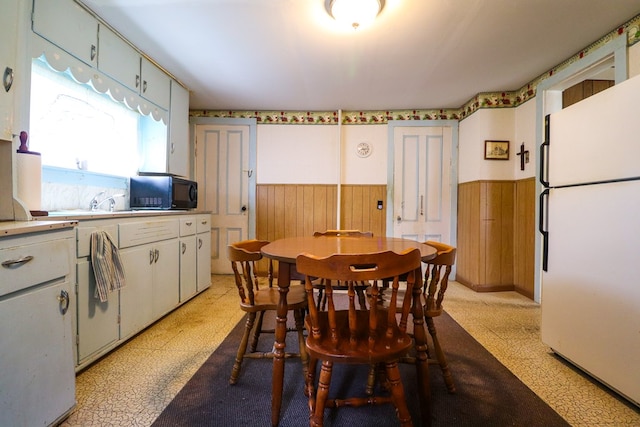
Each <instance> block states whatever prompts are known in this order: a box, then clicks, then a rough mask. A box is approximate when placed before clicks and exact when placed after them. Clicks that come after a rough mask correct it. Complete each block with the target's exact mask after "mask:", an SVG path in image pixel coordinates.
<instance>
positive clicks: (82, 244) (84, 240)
mask: <svg viewBox="0 0 640 427" xmlns="http://www.w3.org/2000/svg"><path fill="white" fill-rule="evenodd" d="M94 231H106V232H107V233H109V235H110V236H111V239H113V241H114V242H115V243H117V242H118V226H117V225H116V224H112V225H107V226H100V227H78V229H77V233H78V247H77V251H78V253H77V255H76V256H77V257H78V258H82V257H86V256H89V255H90V254H91V233H93V232H94Z"/></svg>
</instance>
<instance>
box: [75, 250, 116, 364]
mask: <svg viewBox="0 0 640 427" xmlns="http://www.w3.org/2000/svg"><path fill="white" fill-rule="evenodd" d="M77 277H78V278H77V280H78V295H77V296H78V299H77V312H78V314H77V315H78V323H77V336H78V361H77V362H78V364H82V363H83V361H84V360H85V359H87V358H89V357H91V356H92V355H94V354H96V353H98V352H99V351H100V350H101V349H103V348H106V347H109V346H110V345H111V344H113V343H114V342H116V341H117V340H118V338H119V335H120V332H119V326H118V314H119V311H118V310H119V294H118V292H111V293H110V294H109V297H108V299H107V301H106V302H100V298H98V297H96V293H95V292H96V281H95V276H94V274H93V267H92V264H91V262H89V259H88V258H82V259H78V263H77Z"/></svg>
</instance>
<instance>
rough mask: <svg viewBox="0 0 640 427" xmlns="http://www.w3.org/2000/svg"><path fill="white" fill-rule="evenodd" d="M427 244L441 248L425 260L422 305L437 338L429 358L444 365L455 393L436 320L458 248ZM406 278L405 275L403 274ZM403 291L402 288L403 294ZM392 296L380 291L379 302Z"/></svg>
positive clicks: (371, 381) (369, 389)
mask: <svg viewBox="0 0 640 427" xmlns="http://www.w3.org/2000/svg"><path fill="white" fill-rule="evenodd" d="M424 243H425V244H427V245H429V246H432V247H434V248H436V250H437V251H438V253H437V255H436V257H435V258H432V259H429V260H423V261H422V262H423V263H424V264H425V265H426V269H425V273H424V281H423V289H422V302H421V304H422V308H423V310H424V318H425V320H426V324H427V329H428V331H429V335H431V340H432V341H433V349H434V352H435V359H433V358H432V357H430V358H429V363H437V364H438V365H440V370H441V371H442V375H443V376H444V381H445V384H446V386H447V391H448V392H449V393H455V391H456V387H455V384H454V382H453V377H452V375H451V371H450V370H449V365H448V363H447V359H446V357H445V355H444V352H443V351H442V346H441V345H440V340H438V335H437V331H436V325H435V324H434V322H433V318H434V317H438V316H440V315H441V314H442V310H443V309H442V303H443V301H444V295H445V292H446V291H447V287H448V285H449V275H450V274H451V268H452V267H453V265H454V264H455V261H456V248H455V247H453V246H450V245H447V244H445V243H440V242H435V241H430V240H428V241H426V242H424ZM401 279H402V278H401ZM402 292H403V291H400V294H402ZM389 301H390V298H389V297H387V296H386V295H385V289H384V287H383V289H382V290H381V292H380V293H379V300H378V303H379V304H381V305H382V306H384V307H388V306H389ZM401 361H403V362H408V363H415V358H413V357H410V356H406V357H404V358H402V359H401ZM373 369H374V368H372V371H371V372H370V377H369V382H368V384H367V392H368V393H371V392H372V389H373V385H374V383H375V371H374V370H373Z"/></svg>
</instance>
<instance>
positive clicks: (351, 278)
mask: <svg viewBox="0 0 640 427" xmlns="http://www.w3.org/2000/svg"><path fill="white" fill-rule="evenodd" d="M420 266H421V264H420V251H419V250H418V249H412V250H409V251H407V252H405V253H403V254H396V253H394V252H390V251H388V252H380V253H377V254H368V255H332V256H329V257H326V258H318V257H315V256H314V255H311V254H301V255H299V256H298V257H297V259H296V269H297V270H298V272H300V273H301V274H304V275H305V277H306V280H305V288H306V291H307V298H308V306H309V314H308V316H307V318H306V319H305V322H306V326H307V330H308V336H307V340H306V347H307V352H308V354H309V371H308V375H307V382H306V393H307V396H308V397H309V408H310V425H311V426H322V425H323V421H324V410H325V408H337V407H341V406H363V405H367V404H383V403H392V404H393V405H394V407H395V408H396V413H397V415H398V419H399V420H400V423H401V425H402V426H411V425H412V422H411V415H410V414H409V410H408V408H407V403H406V400H405V394H404V388H403V385H402V381H401V379H400V371H399V369H398V360H399V358H400V357H401V356H403V355H405V354H406V353H407V352H408V351H409V349H410V348H411V347H413V345H414V344H413V340H412V338H411V336H409V334H408V333H407V321H408V318H409V313H410V310H411V309H412V305H413V304H412V302H413V295H412V293H406V295H405V297H404V300H403V301H402V304H396V298H397V295H398V285H399V280H398V277H399V276H400V275H401V274H404V273H407V281H408V286H411V287H412V286H414V284H415V286H418V287H419V286H420V281H417V282H416V280H415V276H414V275H415V270H416V269H418V268H420ZM314 277H318V278H322V279H323V283H324V286H325V289H324V291H325V294H326V296H327V309H326V311H320V310H318V309H317V304H316V301H314V298H317V297H318V296H317V295H316V293H315V292H314V288H313V285H312V284H311V281H310V278H314ZM388 277H393V278H394V279H393V281H392V282H391V285H390V295H391V301H393V302H394V304H392V305H391V306H390V308H389V309H381V307H380V306H379V305H378V304H369V309H367V310H364V309H361V310H356V308H355V294H356V291H355V284H357V283H359V282H363V281H368V282H371V297H372V298H374V300H375V299H376V298H377V294H378V290H379V285H380V284H381V280H380V279H382V278H388ZM335 281H340V282H341V283H346V284H347V287H348V291H347V295H348V304H347V305H348V307H347V308H345V309H337V308H336V305H335V301H334V296H333V288H332V282H335ZM419 292H420V290H419V289H416V293H417V294H418V295H419ZM398 305H399V306H400V307H401V309H400V310H396V306H398ZM415 309H419V308H417V307H416V308H415ZM424 357H425V358H426V355H424ZM318 360H321V361H322V368H321V370H320V377H319V379H318V385H317V390H316V385H315V383H316V381H315V376H316V368H317V363H318ZM334 363H342V364H349V365H353V364H369V363H375V364H378V363H381V364H384V366H385V373H386V375H385V377H386V379H388V381H387V382H386V386H387V389H388V390H389V391H390V396H375V397H345V398H336V397H331V398H329V387H330V384H331V374H332V369H333V364H334ZM426 374H427V375H428V372H426ZM419 381H423V382H422V383H421V384H422V385H426V386H427V387H428V377H426V378H420V379H419Z"/></svg>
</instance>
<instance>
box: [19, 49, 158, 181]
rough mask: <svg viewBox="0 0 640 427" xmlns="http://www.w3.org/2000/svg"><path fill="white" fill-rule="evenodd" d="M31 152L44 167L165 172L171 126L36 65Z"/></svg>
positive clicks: (125, 172) (67, 73) (41, 64)
mask: <svg viewBox="0 0 640 427" xmlns="http://www.w3.org/2000/svg"><path fill="white" fill-rule="evenodd" d="M30 102H31V107H30V108H31V109H30V129H29V149H30V150H31V151H36V152H40V153H41V154H42V164H43V167H44V168H46V167H55V168H63V169H69V170H76V171H83V172H88V174H87V175H91V173H98V174H108V175H114V176H118V177H128V176H131V175H135V174H136V173H137V171H138V170H150V169H160V170H162V169H164V168H165V167H166V138H167V125H166V123H164V121H163V120H156V119H154V117H153V116H151V115H143V114H141V113H140V112H139V111H138V110H134V109H131V108H130V107H129V106H128V105H127V104H126V103H125V102H124V101H118V100H116V99H114V98H113V97H112V96H111V95H110V92H109V90H106V91H105V93H100V92H99V91H98V90H96V89H95V88H94V86H93V85H92V82H91V81H89V82H87V83H81V82H79V81H78V80H76V79H75V78H74V76H73V75H72V73H71V72H70V71H69V69H67V70H66V71H63V72H60V71H57V70H56V69H54V68H52V67H51V66H49V64H48V63H47V62H46V59H45V58H44V57H41V58H36V59H34V60H33V61H32V72H31V100H30Z"/></svg>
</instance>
